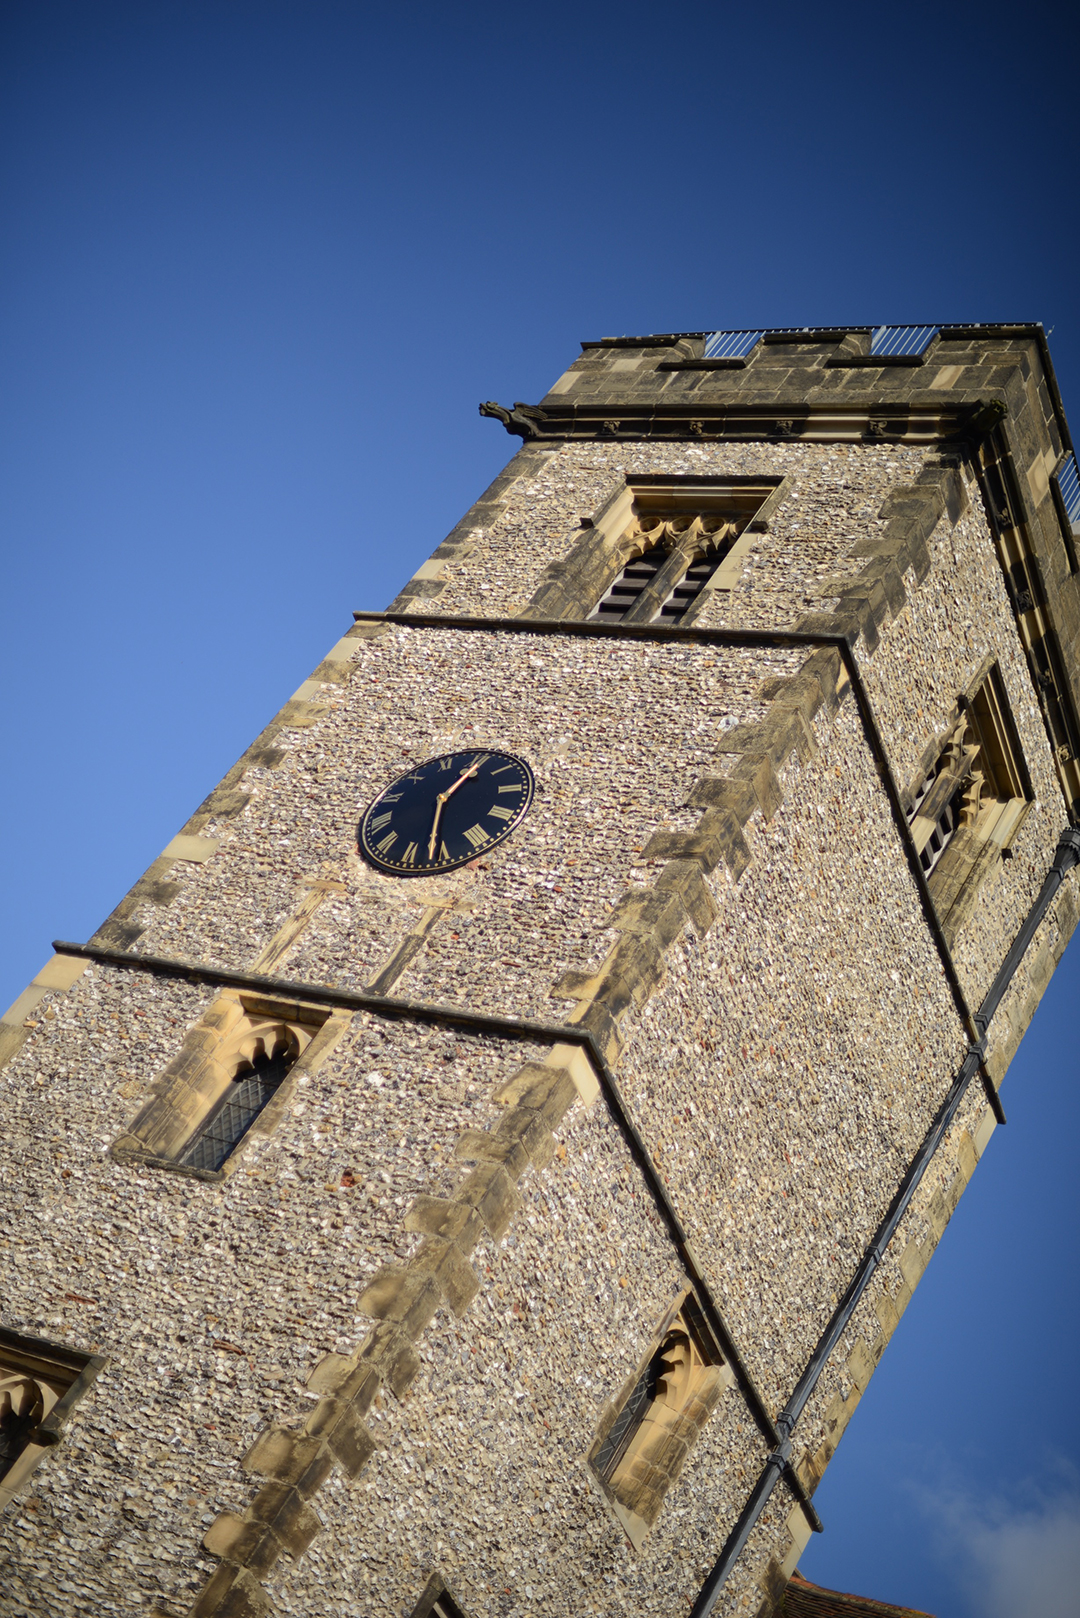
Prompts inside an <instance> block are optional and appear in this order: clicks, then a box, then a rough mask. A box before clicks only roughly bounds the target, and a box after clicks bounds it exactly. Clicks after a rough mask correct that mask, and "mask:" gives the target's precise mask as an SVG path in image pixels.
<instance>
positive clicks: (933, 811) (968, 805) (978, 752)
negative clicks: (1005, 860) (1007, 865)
mask: <svg viewBox="0 0 1080 1618" xmlns="http://www.w3.org/2000/svg"><path fill="white" fill-rule="evenodd" d="M959 706H960V712H959V715H958V717H957V718H956V720H955V721H954V723H953V725H952V726H951V728H950V730H949V732H948V734H947V735H946V737H945V741H944V743H941V744H939V745H938V748H937V750H936V751H935V752H934V753H931V755H930V758H929V760H928V762H926V763H924V766H923V769H922V770H921V772H920V775H919V777H918V778H917V781H916V784H915V786H914V788H913V789H912V791H911V792H910V793H909V794H908V804H907V818H908V824H909V825H910V827H911V833H912V838H913V840H914V843H915V848H916V851H917V852H918V855H919V863H920V864H921V866H922V868H923V871H924V872H925V874H926V876H927V879H928V880H929V883H930V892H931V894H932V895H933V898H934V902H935V905H936V907H937V910H938V914H939V916H940V917H941V920H942V923H943V925H944V926H945V928H946V932H947V933H948V935H949V936H950V938H954V937H955V936H956V932H957V931H958V929H959V927H960V926H961V925H962V924H963V922H964V921H965V920H966V919H967V917H968V916H969V915H970V913H971V908H972V905H973V902H974V897H975V893H976V891H977V889H978V886H979V883H980V882H981V881H982V879H983V877H984V876H985V875H986V874H987V872H988V870H989V869H990V867H991V865H992V864H993V863H995V862H996V861H997V860H998V859H999V858H1001V856H1002V855H1004V854H1007V852H1008V850H1009V847H1010V845H1011V843H1012V840H1013V838H1014V837H1015V835H1016V833H1017V831H1018V829H1019V827H1020V823H1021V821H1022V820H1023V818H1024V815H1025V814H1026V813H1027V810H1028V808H1029V807H1030V804H1031V801H1032V797H1033V792H1032V787H1031V781H1030V777H1029V775H1028V772H1027V767H1026V765H1025V764H1024V759H1023V754H1022V753H1021V751H1020V744H1019V739H1018V737H1017V734H1016V727H1015V725H1014V723H1013V720H1012V715H1011V713H1010V711H1009V705H1008V700H1007V698H1006V694H1005V688H1004V684H1003V682H1002V678H1001V673H1000V670H999V669H998V668H997V666H996V664H994V665H991V666H989V667H988V668H987V669H986V671H985V674H984V676H983V677H982V678H981V679H980V680H979V681H978V682H977V683H976V685H975V687H974V688H973V690H972V691H971V692H970V693H969V694H967V695H965V696H964V697H962V698H961V699H960V704H959Z"/></svg>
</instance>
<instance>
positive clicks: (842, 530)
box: [393, 442, 930, 629]
mask: <svg viewBox="0 0 1080 1618" xmlns="http://www.w3.org/2000/svg"><path fill="white" fill-rule="evenodd" d="M929 458H930V457H929V454H928V452H927V451H926V450H922V449H912V448H906V447H903V446H900V445H892V444H889V445H885V444H881V445H876V444H858V445H849V444H786V443H762V444H700V445H695V444H650V443H645V442H642V443H618V444H603V443H588V444H565V445H563V446H561V447H560V448H558V449H555V450H546V449H545V450H541V449H539V448H527V449H525V450H523V451H522V452H521V454H520V455H519V456H518V457H517V459H516V461H515V462H512V463H511V468H509V469H508V474H507V475H506V477H505V479H500V480H499V482H498V484H497V485H496V486H495V491H494V492H495V493H496V494H497V495H498V497H499V498H498V499H496V500H491V499H489V498H488V497H487V496H485V498H484V499H483V500H482V501H481V502H479V503H478V504H477V506H476V507H474V509H473V513H472V514H471V515H472V519H473V520H472V521H470V519H469V518H466V519H465V520H463V522H462V523H460V524H459V525H458V527H457V528H456V529H455V530H454V532H453V533H452V534H451V535H450V537H449V538H448V539H447V540H446V541H445V542H444V544H443V545H441V546H440V547H439V548H438V550H436V551H435V553H434V556H433V557H432V559H431V561H430V562H427V563H425V564H424V566H423V568H421V570H420V574H419V575H417V577H416V579H414V580H413V581H412V582H411V583H410V584H408V585H406V587H405V589H404V590H403V591H402V593H401V595H400V596H398V598H397V600H396V601H395V602H394V603H393V605H394V606H395V607H396V608H398V609H400V610H405V611H421V612H435V613H445V614H449V615H453V614H455V613H464V614H470V615H476V614H484V615H486V616H489V617H517V616H518V615H520V614H521V613H523V612H524V611H525V609H526V607H527V605H528V603H529V600H530V598H531V596H532V594H533V592H534V591H535V590H536V589H537V587H538V585H539V584H540V581H541V578H542V576H543V573H544V570H545V569H546V568H547V567H548V566H549V565H550V564H552V563H556V562H559V561H562V560H564V559H565V558H566V556H567V555H568V554H569V551H570V549H571V547H572V545H573V543H574V541H575V540H576V539H577V538H578V537H579V534H580V524H581V520H582V518H592V517H593V516H595V515H596V514H597V513H598V512H599V511H600V510H601V508H602V507H603V506H604V505H605V504H606V502H607V501H608V500H609V499H610V498H611V497H612V495H614V494H616V493H617V492H618V491H619V489H620V488H622V486H623V484H624V482H625V481H626V480H627V479H630V480H632V479H633V477H634V475H635V474H644V473H649V474H653V475H656V474H671V475H674V476H686V475H688V474H689V475H693V476H697V477H702V476H710V477H717V478H723V477H731V476H736V475H737V476H743V477H767V478H788V479H789V480H790V482H789V485H788V487H787V489H786V490H785V493H784V496H783V498H782V500H781V502H780V504H779V506H778V507H777V508H776V510H775V512H774V513H773V515H772V517H771V518H770V519H769V528H768V532H766V533H762V534H757V535H755V536H754V539H753V540H752V542H751V545H750V549H749V551H748V553H747V556H746V560H745V562H744V564H743V567H742V571H741V575H740V578H739V581H738V584H737V586H736V588H735V589H734V590H731V591H723V590H717V591H714V592H713V594H712V596H711V597H710V601H709V604H708V606H707V608H706V609H705V610H704V611H702V613H701V615H700V617H699V618H698V619H697V620H696V623H697V624H698V626H699V627H703V628H704V627H708V628H732V627H735V628H741V629H780V628H791V627H793V626H794V625H795V623H796V622H797V621H798V620H799V619H800V618H801V617H802V616H803V614H804V613H805V612H807V611H808V610H810V609H811V608H813V607H816V606H818V605H819V600H820V597H821V594H822V592H821V590H820V588H819V586H820V583H821V581H822V580H825V579H827V578H829V577H830V576H831V575H832V574H833V573H834V572H835V571H836V566H837V563H838V562H839V561H840V560H841V558H843V557H844V556H846V555H847V554H848V552H849V551H850V549H851V547H852V546H853V545H854V544H856V543H857V542H858V540H860V539H866V538H868V537H873V536H874V535H876V534H878V533H880V532H881V531H882V530H883V528H884V522H883V521H882V519H881V518H880V517H879V512H880V510H881V507H882V505H883V504H884V502H885V500H886V498H887V497H888V495H889V494H890V493H891V492H892V491H893V490H894V489H896V488H898V487H902V486H906V485H907V484H910V483H913V482H914V481H915V479H916V478H917V477H918V475H919V473H920V472H921V471H922V470H923V468H924V466H925V464H926V462H927V460H928V459H929ZM519 463H520V471H519V472H518V475H517V476H516V477H514V476H512V473H513V472H514V471H516V470H517V468H518V465H519ZM590 605H591V603H590Z"/></svg>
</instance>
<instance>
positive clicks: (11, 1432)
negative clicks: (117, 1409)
mask: <svg viewBox="0 0 1080 1618" xmlns="http://www.w3.org/2000/svg"><path fill="white" fill-rule="evenodd" d="M104 1364H105V1361H104V1359H102V1358H101V1357H100V1356H99V1355H96V1354H82V1353H79V1351H78V1350H76V1349H71V1348H65V1347H63V1346H62V1345H61V1344H59V1343H49V1342H46V1341H44V1340H43V1339H42V1338H38V1337H23V1336H20V1335H19V1334H18V1333H17V1332H11V1331H5V1330H2V1329H0V1511H3V1510H4V1508H5V1507H6V1506H7V1505H8V1504H9V1503H10V1501H11V1500H12V1499H13V1498H14V1497H15V1495H16V1494H17V1493H18V1492H19V1490H20V1489H21V1488H22V1487H23V1485H24V1484H25V1482H26V1480H27V1478H28V1477H29V1476H30V1473H31V1472H32V1471H33V1469H34V1467H35V1466H36V1465H37V1464H38V1462H39V1461H40V1460H41V1458H42V1456H43V1455H44V1454H45V1453H46V1451H47V1450H48V1449H50V1448H51V1447H52V1446H53V1445H55V1444H58V1443H59V1442H60V1441H61V1439H62V1437H63V1432H62V1428H63V1424H64V1422H65V1421H66V1419H67V1417H68V1416H69V1415H70V1413H71V1411H72V1409H73V1408H74V1406H75V1404H76V1403H77V1401H78V1400H79V1399H80V1398H81V1397H82V1395H83V1394H84V1393H85V1392H86V1389H87V1388H88V1387H89V1386H90V1384H91V1382H92V1381H93V1380H94V1378H95V1377H96V1376H97V1374H98V1372H99V1371H100V1369H101V1367H102V1366H103V1365H104Z"/></svg>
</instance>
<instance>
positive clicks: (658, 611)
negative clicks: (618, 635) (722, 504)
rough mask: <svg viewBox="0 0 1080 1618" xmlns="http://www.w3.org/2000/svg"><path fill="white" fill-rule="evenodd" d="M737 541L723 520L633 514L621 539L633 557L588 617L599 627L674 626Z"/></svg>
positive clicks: (735, 526) (733, 530)
mask: <svg viewBox="0 0 1080 1618" xmlns="http://www.w3.org/2000/svg"><path fill="white" fill-rule="evenodd" d="M738 537H739V525H738V524H737V523H736V522H733V521H731V520H730V519H728V518H726V517H724V516H713V515H704V516H682V515H678V516H673V517H658V516H655V515H653V514H652V513H649V512H648V511H645V512H640V513H638V514H637V515H636V516H635V518H634V520H633V521H632V522H631V524H630V526H629V527H628V529H627V531H626V535H625V538H624V541H623V543H624V545H626V546H627V547H629V548H630V549H631V550H637V554H636V555H633V556H632V558H631V560H630V561H629V562H627V564H626V566H625V567H624V568H623V570H622V572H621V573H620V574H619V575H618V577H617V578H616V579H614V580H613V582H612V583H611V584H610V585H609V586H608V588H607V590H606V591H605V592H604V594H603V596H602V597H601V598H600V600H599V602H598V603H597V605H596V606H595V607H594V609H593V611H592V613H591V614H590V617H591V618H593V619H594V620H595V621H597V622H599V623H642V624H647V623H667V624H674V623H678V622H679V621H680V620H681V619H683V618H685V617H686V615H687V613H688V612H689V611H690V609H691V607H692V606H693V605H694V603H695V602H696V600H697V598H698V596H699V595H700V594H701V592H702V591H703V590H704V589H705V587H706V585H707V584H708V583H709V580H710V579H711V578H712V576H713V574H714V573H715V572H716V570H717V568H718V567H719V566H720V564H721V562H722V561H723V560H724V558H725V557H726V556H727V555H728V554H729V552H730V551H731V549H732V547H733V546H734V544H735V542H736V540H737V539H738ZM638 547H640V549H638Z"/></svg>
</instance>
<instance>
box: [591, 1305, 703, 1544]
mask: <svg viewBox="0 0 1080 1618" xmlns="http://www.w3.org/2000/svg"><path fill="white" fill-rule="evenodd" d="M731 1381H732V1377H731V1372H730V1371H729V1369H728V1367H727V1366H726V1365H725V1363H724V1359H723V1356H722V1354H721V1353H720V1350H719V1348H718V1347H717V1345H716V1342H715V1341H714V1339H713V1336H712V1333H711V1332H710V1330H709V1328H708V1325H707V1324H706V1321H705V1318H704V1316H703V1314H702V1312H701V1308H700V1306H699V1304H698V1302H697V1299H696V1298H695V1297H694V1295H693V1293H687V1294H685V1295H684V1296H683V1298H682V1300H681V1301H680V1303H679V1305H678V1306H677V1307H676V1308H675V1309H673V1310H672V1312H671V1314H670V1315H669V1316H668V1318H667V1320H666V1321H665V1323H664V1326H663V1327H662V1329H661V1333H660V1337H659V1341H658V1342H656V1343H655V1345H654V1347H653V1348H652V1350H651V1351H650V1353H649V1355H648V1357H647V1358H646V1360H645V1362H644V1364H643V1365H642V1366H641V1367H640V1369H639V1371H638V1372H637V1374H636V1376H635V1377H634V1378H633V1380H632V1381H630V1382H629V1383H627V1384H626V1385H625V1386H624V1388H623V1391H622V1394H621V1396H620V1398H619V1400H618V1401H617V1403H616V1404H615V1405H614V1406H609V1407H608V1410H607V1412H606V1414H605V1417H604V1419H603V1420H602V1422H601V1426H600V1433H599V1435H598V1437H597V1441H596V1443H595V1444H594V1445H593V1449H592V1452H591V1454H590V1456H589V1464H590V1465H591V1467H592V1469H593V1471H594V1472H595V1474H596V1476H597V1478H598V1479H599V1481H600V1483H601V1485H602V1487H603V1489H604V1492H605V1494H606V1495H607V1497H608V1499H609V1501H610V1503H611V1505H612V1507H613V1508H614V1510H615V1513H616V1515H617V1516H618V1518H619V1521H620V1522H621V1523H622V1526H623V1528H624V1529H625V1531H626V1533H627V1534H628V1536H629V1538H630V1540H631V1542H632V1543H633V1544H634V1545H635V1546H636V1547H638V1548H640V1546H641V1543H642V1541H643V1540H644V1537H645V1535H646V1533H647V1532H648V1530H649V1529H650V1528H651V1527H652V1526H653V1524H654V1523H655V1522H656V1519H657V1517H658V1516H659V1515H660V1508H661V1506H662V1505H663V1501H664V1496H665V1494H666V1493H667V1491H668V1489H670V1488H671V1486H672V1484H673V1483H674V1482H675V1480H676V1479H677V1478H678V1476H679V1473H680V1472H681V1471H682V1468H683V1466H684V1464H685V1462H686V1459H687V1456H688V1455H689V1453H690V1450H691V1448H692V1446H693V1444H694V1442H695V1440H696V1439H697V1437H698V1434H699V1433H700V1432H701V1429H702V1428H703V1427H704V1425H705V1423H706V1422H707V1421H708V1419H709V1417H710V1415H711V1414H712V1412H713V1409H714V1407H715V1405H716V1402H717V1400H718V1399H719V1397H720V1395H721V1393H722V1391H723V1389H724V1388H725V1387H726V1386H729V1385H730V1384H731Z"/></svg>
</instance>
